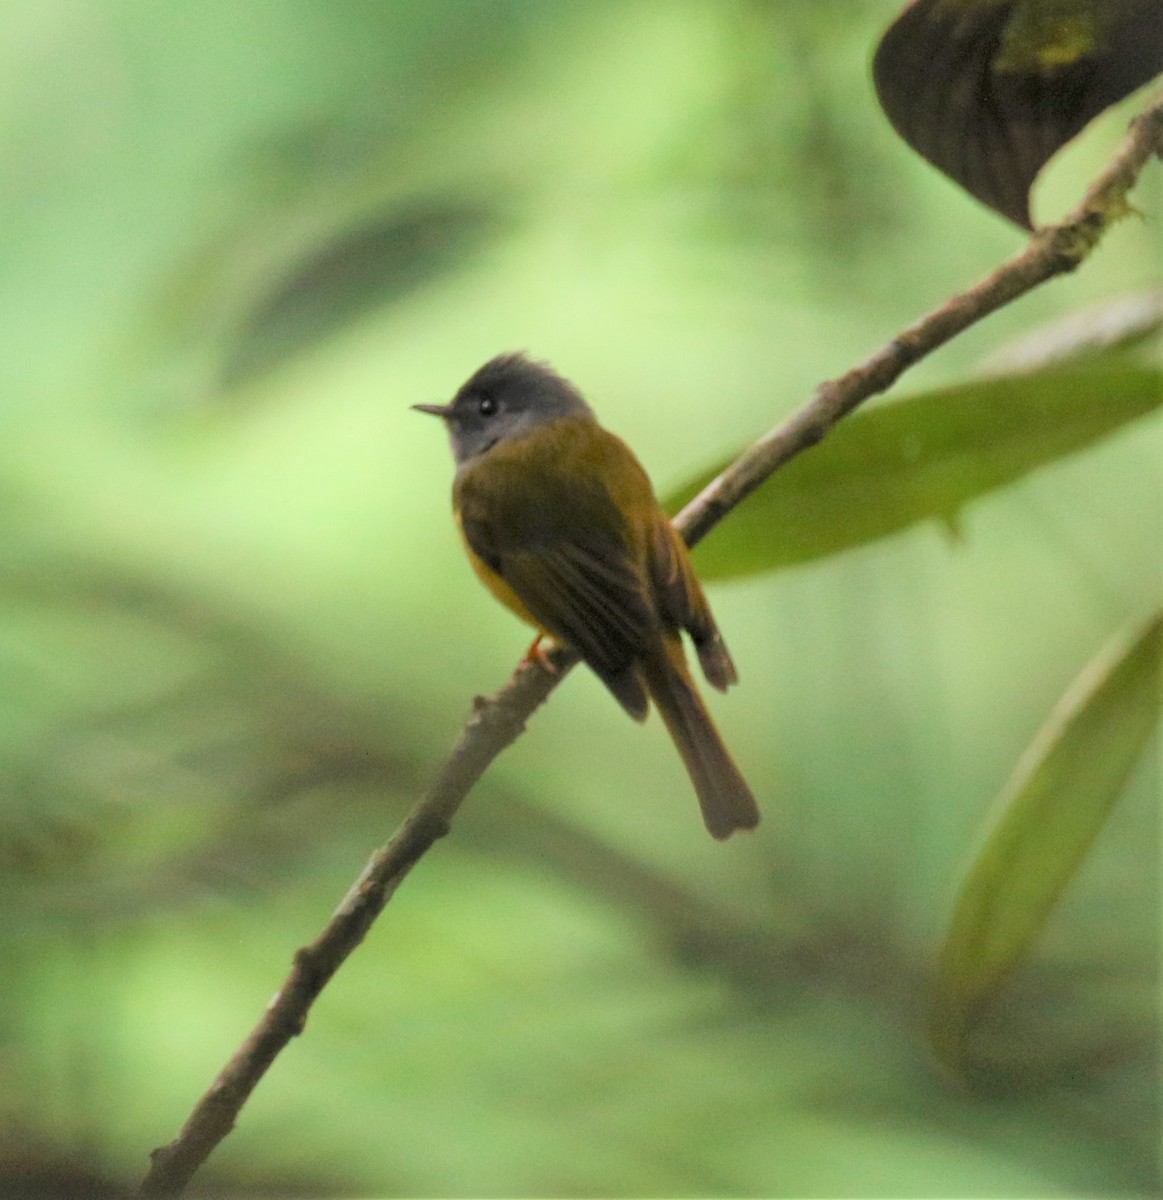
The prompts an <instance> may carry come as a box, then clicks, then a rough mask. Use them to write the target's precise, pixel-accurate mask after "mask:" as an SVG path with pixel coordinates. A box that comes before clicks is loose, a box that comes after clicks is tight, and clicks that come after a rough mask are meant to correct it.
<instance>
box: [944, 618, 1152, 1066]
mask: <svg viewBox="0 0 1163 1200" xmlns="http://www.w3.org/2000/svg"><path fill="white" fill-rule="evenodd" d="M1161 665H1163V613H1160V614H1157V615H1156V616H1154V617H1153V618H1152V619H1151V620H1150V621H1149V622H1148V623H1147V625H1146V626H1145V627H1143V628H1137V629H1135V630H1133V631H1131V632H1129V633H1123V634H1121V635H1120V636H1119V637H1117V638H1116V639H1115V640H1114V641H1113V642H1112V643H1111V644H1109V645H1108V646H1107V647H1105V648H1104V649H1103V650H1102V651H1101V652H1100V653H1099V654H1098V655H1097V656H1096V657H1095V658H1094V659H1093V660H1092V661H1091V662H1090V663H1088V664H1087V666H1086V667H1085V668H1084V670H1083V671H1082V673H1081V675H1079V676H1078V678H1077V679H1076V680H1075V681H1074V683H1073V684H1072V685H1071V686H1070V688H1069V689H1068V690H1067V692H1066V694H1065V695H1064V696H1063V697H1062V699H1061V700H1060V701H1059V703H1058V704H1057V705H1056V706H1055V708H1054V710H1053V712H1052V713H1051V714H1050V717H1049V719H1048V720H1047V722H1046V724H1045V725H1044V726H1043V728H1042V729H1041V730H1040V731H1039V732H1038V734H1037V736H1036V737H1035V738H1034V740H1033V742H1032V743H1031V744H1030V746H1029V747H1028V748H1027V750H1026V752H1025V754H1024V755H1023V756H1022V758H1021V759H1020V760H1019V762H1018V764H1017V767H1016V768H1015V770H1014V774H1013V776H1012V777H1011V778H1010V780H1009V782H1008V783H1007V785H1006V786H1005V788H1004V789H1003V790H1002V792H1001V793H1000V795H999V796H998V798H997V800H996V802H995V806H994V811H993V813H992V817H991V820H990V821H989V823H988V825H987V828H986V830H985V836H984V839H983V842H982V846H981V849H980V851H979V853H978V854H977V856H976V858H975V859H974V862H973V864H972V866H971V867H970V869H969V872H968V874H967V875H966V878H965V880H964V882H963V884H962V886H961V891H960V894H959V895H958V898H957V903H956V905H955V908H954V912H953V918H952V921H951V922H950V926H949V932H948V934H947V936H946V939H945V943H944V946H943V947H942V950H941V954H940V958H939V961H938V967H937V988H936V1001H935V1004H934V1009H933V1017H932V1038H933V1044H934V1048H935V1049H936V1051H937V1053H938V1056H939V1057H940V1058H941V1059H942V1060H943V1061H945V1062H946V1063H949V1064H950V1065H955V1064H957V1063H959V1062H961V1061H962V1060H963V1058H964V1051H965V1043H966V1038H967V1036H968V1034H969V1032H970V1030H971V1028H972V1026H973V1023H974V1020H975V1018H976V1016H977V1015H978V1014H979V1013H980V1012H981V1011H982V1009H983V1007H984V1006H985V1005H986V1004H987V1003H988V1001H989V1000H990V999H991V998H992V997H993V996H994V995H995V994H996V992H997V991H998V989H999V987H1000V986H1001V984H1002V982H1003V981H1004V980H1005V978H1006V976H1007V975H1008V974H1009V973H1010V971H1012V970H1013V969H1014V967H1015V966H1017V965H1018V964H1019V963H1020V962H1021V961H1022V959H1023V958H1024V957H1025V955H1026V953H1027V951H1028V950H1029V948H1030V945H1031V944H1032V942H1033V941H1034V939H1035V938H1036V937H1037V936H1038V934H1039V932H1040V931H1041V929H1042V927H1043V925H1044V924H1045V921H1046V918H1047V917H1048V916H1049V914H1050V911H1051V910H1052V909H1053V907H1054V904H1055V902H1056V901H1057V899H1058V897H1059V896H1060V895H1061V893H1062V891H1063V889H1064V888H1065V887H1066V885H1067V884H1068V883H1069V882H1070V880H1071V878H1072V877H1073V876H1074V874H1075V872H1076V871H1077V870H1078V867H1079V866H1080V865H1081V863H1082V861H1083V859H1084V858H1085V857H1086V854H1087V851H1088V850H1089V849H1090V846H1091V844H1092V843H1093V841H1094V839H1095V837H1096V836H1097V835H1098V833H1099V831H1100V830H1101V829H1102V826H1103V823H1104V822H1105V821H1106V819H1107V816H1108V814H1109V813H1110V811H1111V809H1112V807H1113V805H1114V803H1115V800H1116V799H1117V798H1118V796H1119V794H1120V792H1121V791H1122V789H1123V787H1124V785H1125V784H1126V781H1127V778H1128V776H1129V775H1130V773H1131V771H1132V769H1133V768H1134V766H1135V764H1136V762H1137V761H1138V759H1139V757H1140V755H1141V754H1142V752H1143V749H1144V746H1145V745H1146V743H1147V740H1148V739H1149V737H1150V735H1151V731H1152V730H1153V728H1154V727H1155V723H1156V721H1157V720H1158V718H1159V711H1160V701H1161V699H1163V694H1161V691H1160V667H1161Z"/></svg>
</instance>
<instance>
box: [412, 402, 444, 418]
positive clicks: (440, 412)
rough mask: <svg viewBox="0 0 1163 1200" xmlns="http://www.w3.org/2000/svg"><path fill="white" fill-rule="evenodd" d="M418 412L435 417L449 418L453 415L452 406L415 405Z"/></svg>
mask: <svg viewBox="0 0 1163 1200" xmlns="http://www.w3.org/2000/svg"><path fill="white" fill-rule="evenodd" d="M412 407H413V408H414V409H415V410H416V412H422V413H430V414H431V415H432V416H434V417H442V418H448V417H450V416H451V415H452V405H451V404H413V405H412Z"/></svg>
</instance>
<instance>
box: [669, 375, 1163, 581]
mask: <svg viewBox="0 0 1163 1200" xmlns="http://www.w3.org/2000/svg"><path fill="white" fill-rule="evenodd" d="M1161 401H1163V371H1161V370H1160V369H1159V368H1157V367H1151V366H1137V365H1132V364H1129V363H1127V362H1125V361H1112V360H1101V361H1100V362H1097V363H1095V364H1094V365H1088V366H1086V367H1080V366H1077V365H1072V366H1071V367H1070V368H1069V369H1057V370H1052V371H1049V370H1048V371H1041V372H1036V373H1034V374H1025V375H1014V376H1004V377H994V378H988V379H978V380H974V381H973V382H971V383H967V384H963V385H961V386H959V387H954V388H947V389H944V390H941V391H936V392H926V393H923V394H921V395H918V396H913V397H910V398H909V399H907V400H899V401H896V402H895V403H892V404H884V405H880V406H879V407H877V408H873V409H869V410H867V411H865V412H862V413H857V414H856V415H855V416H853V417H851V418H849V419H848V420H846V421H843V422H842V423H841V424H840V425H838V426H837V427H836V428H835V430H833V432H832V433H831V434H830V435H829V436H828V437H827V438H826V439H825V440H824V441H823V442H822V443H821V444H820V445H819V446H818V447H816V448H814V449H812V450H810V451H808V452H807V453H806V454H801V455H800V456H799V457H798V458H796V459H793V460H792V462H790V463H789V464H788V465H787V466H786V467H784V468H783V469H782V470H780V471H777V472H776V473H775V474H774V475H773V476H772V477H771V479H769V480H768V481H767V483H765V484H764V485H763V486H762V487H761V488H759V489H758V490H757V491H756V492H754V493H753V494H752V495H751V496H749V497H748V498H747V499H746V500H745V501H744V502H743V503H742V504H741V505H739V507H738V508H736V509H735V510H734V511H733V512H732V513H731V516H730V518H729V519H728V520H726V521H725V522H724V523H723V524H722V526H721V527H720V528H719V529H717V530H716V531H715V534H714V536H713V537H710V538H706V539H704V540H703V541H702V542H700V543H699V545H698V547H697V548H696V550H695V561H696V563H697V565H698V569H699V574H700V575H701V576H702V577H703V578H704V579H726V578H731V577H734V576H740V575H752V574H757V573H759V572H761V571H770V570H774V569H777V568H780V567H787V566H792V565H794V564H796V563H802V562H808V561H811V560H812V559H817V558H824V557H826V556H827V555H830V554H835V553H837V552H839V551H841V550H846V549H848V548H850V547H852V546H859V545H862V544H863V543H865V542H870V541H873V540H874V539H876V538H880V537H884V536H886V535H887V534H890V533H895V532H897V531H898V530H901V529H904V528H906V527H907V526H909V525H912V524H914V523H915V522H917V521H923V520H926V519H928V518H937V519H938V520H941V521H943V522H946V523H954V524H955V523H956V518H957V515H958V512H959V510H960V509H961V507H962V506H963V505H964V504H966V503H967V502H968V501H970V500H973V499H975V498H976V497H978V496H981V495H983V494H985V493H986V492H989V491H992V490H994V489H995V488H1000V487H1003V486H1005V485H1006V484H1008V483H1012V482H1013V481H1014V480H1016V479H1020V478H1021V477H1022V476H1023V475H1026V474H1028V473H1029V472H1031V471H1033V470H1035V469H1037V468H1038V467H1041V466H1043V465H1045V464H1046V463H1049V462H1053V461H1054V460H1055V459H1057V458H1061V457H1063V456H1064V455H1067V454H1070V453H1073V452H1074V451H1076V450H1080V449H1082V448H1083V447H1085V446H1088V445H1090V444H1091V443H1092V442H1095V441H1097V440H1098V439H1099V438H1102V437H1104V436H1106V435H1107V434H1109V433H1111V432H1113V431H1114V430H1116V429H1118V428H1119V427H1120V426H1122V425H1124V424H1126V423H1127V422H1128V421H1132V420H1134V419H1135V418H1137V417H1141V416H1143V415H1145V414H1146V413H1149V412H1151V411H1152V410H1154V409H1156V408H1158V407H1159V405H1160V402H1161ZM723 465H725V464H723ZM720 470H722V465H720V466H717V467H715V468H714V469H713V470H711V471H708V472H706V473H705V474H703V475H702V476H700V477H699V478H698V479H696V480H692V481H691V482H690V483H689V484H687V485H686V486H685V487H683V488H682V489H680V490H679V491H678V493H677V494H675V495H673V496H671V497H670V498H669V500H668V507H670V510H671V511H674V510H676V509H677V508H679V507H681V505H682V504H684V503H685V502H686V501H687V500H689V499H690V498H691V497H692V496H694V495H696V494H697V493H698V492H699V491H700V490H701V489H702V488H703V487H704V486H706V484H707V483H709V482H710V481H711V480H712V479H713V478H714V477H715V475H716V474H718V472H719V471H720Z"/></svg>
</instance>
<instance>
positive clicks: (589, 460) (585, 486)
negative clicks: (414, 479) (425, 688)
mask: <svg viewBox="0 0 1163 1200" xmlns="http://www.w3.org/2000/svg"><path fill="white" fill-rule="evenodd" d="M412 407H413V408H414V409H416V410H417V411H419V412H423V413H429V414H431V415H433V416H436V417H439V418H440V419H441V420H442V421H443V422H444V425H445V427H446V429H447V431H448V434H449V439H450V442H451V446H452V452H453V457H454V459H455V462H456V474H455V477H454V480H453V487H452V501H453V504H452V507H453V513H454V515H455V518H456V522H457V525H458V527H459V530H460V535H461V539H462V541H463V543H464V548H465V550H466V552H467V554H468V558H469V561H470V563H471V565H472V567H473V569H474V571H475V572H476V574H477V576H478V577H479V578H480V580H481V581H482V582H483V583H484V585H485V587H486V588H488V590H489V591H490V592H491V593H492V594H493V596H495V597H496V598H497V599H498V600H499V601H500V602H501V603H502V604H504V605H505V606H506V607H507V608H509V609H510V610H511V611H512V612H514V613H516V615H517V616H518V617H520V618H522V619H523V620H524V621H526V622H528V623H529V624H530V625H532V626H533V627H534V628H535V629H536V630H537V631H538V638H537V640H536V641H535V642H534V644H533V648H532V650H533V651H534V652H535V651H536V647H537V645H538V642H539V641H540V639H541V637H542V636H544V635H549V636H550V637H552V638H554V639H555V640H557V641H559V642H562V643H564V644H565V645H566V646H568V647H570V648H571V649H572V650H573V651H575V652H576V653H577V654H578V655H579V656H580V657H581V659H582V660H583V661H584V662H585V663H586V665H587V666H589V667H590V669H591V670H592V671H593V672H594V673H595V674H596V675H597V676H598V678H599V679H600V680H601V681H602V683H604V684H605V686H606V687H607V688H608V689H609V691H610V692H611V693H612V694H613V696H614V698H615V699H616V700H617V701H618V703H619V704H620V705H621V706H622V708H624V709H625V710H626V712H627V713H628V714H629V715H630V716H631V717H633V718H634V720H636V721H643V720H645V719H646V716H647V713H648V711H649V707H650V703H651V702H653V704H654V706H655V707H656V708H657V709H658V711H659V713H660V715H661V717H662V720H663V723H664V725H665V726H666V729H667V731H668V732H669V734H670V736H671V739H672V740H673V742H674V744H675V747H676V748H677V750H678V752H679V754H680V756H681V758H682V761H683V763H684V765H685V766H686V770H687V773H688V774H689V776H690V778H691V782H692V783H693V785H694V789H695V793H696V795H697V797H698V800H699V805H700V808H701V810H702V816H703V821H704V823H705V825H706V827H707V830H708V831H709V832H710V834H711V836H712V837H714V838H717V839H720V840H721V839H724V838H727V837H729V836H730V835H731V834H732V833H734V832H735V831H736V830H740V829H754V828H755V826H756V825H757V824H758V823H759V808H758V806H757V804H756V802H755V797H754V795H753V794H752V792H751V789H750V788H749V787H748V785H747V783H746V781H745V780H744V778H743V776H742V774H741V773H740V771H739V769H738V767H737V766H736V765H735V763H734V761H733V760H732V758H731V755H730V753H729V752H728V751H727V748H726V746H725V745H724V744H723V739H722V737H721V736H720V734H719V731H718V729H717V728H716V726H715V723H714V721H713V720H712V718H711V715H710V713H709V712H708V711H707V708H706V706H705V704H704V703H703V700H702V697H701V696H700V694H699V691H698V688H697V686H696V685H695V682H694V679H693V678H692V676H691V672H690V669H689V667H688V665H687V660H686V654H685V651H684V648H683V640H682V635H683V633H684V632H685V633H686V634H688V635H689V637H690V639H691V642H692V644H693V646H694V649H695V652H696V654H697V656H698V660H699V664H700V666H701V668H702V672H703V675H704V676H705V677H706V679H707V682H708V683H710V684H711V686H712V687H715V688H717V689H719V690H720V691H725V690H726V689H727V688H728V687H730V686H731V685H732V684H734V683H736V682H737V680H738V673H737V671H736V669H735V664H734V662H733V661H732V659H731V655H730V653H729V652H728V650H727V646H726V644H725V642H724V641H723V637H722V635H721V634H720V632H719V628H718V626H717V624H716V623H715V618H714V616H713V615H712V613H711V609H710V605H709V604H708V603H707V598H706V595H705V594H704V592H703V588H702V585H701V584H700V582H699V579H698V577H697V575H696V574H695V570H694V567H693V565H692V563H691V560H690V555H689V553H688V551H687V547H686V545H685V543H684V542H683V540H682V538H681V537H680V536H679V535H678V532H677V531H676V530H675V528H674V526H673V525H672V524H671V522H670V520H669V519H668V518H667V516H666V514H665V512H664V511H663V509H662V507H661V506H660V504H659V502H658V499H657V498H656V496H655V493H654V489H653V487H652V485H651V483H650V479H649V477H648V476H647V474H646V471H645V470H644V469H643V467H642V465H641V464H640V463H639V461H638V459H637V458H636V457H635V456H634V453H633V452H632V451H631V450H630V448H629V447H628V446H627V445H626V443H625V442H623V441H622V440H621V439H620V438H618V437H616V436H615V435H614V434H612V433H610V432H608V431H607V430H606V429H604V428H603V427H602V426H601V425H600V424H599V423H598V420H597V417H596V416H595V414H594V412H593V410H592V409H591V408H590V406H589V404H587V403H586V401H585V399H584V398H583V397H582V394H581V392H580V391H579V390H578V389H577V388H576V387H575V386H574V385H573V384H572V383H570V382H569V381H568V380H566V379H564V378H563V377H562V376H561V375H559V374H558V373H557V372H556V371H555V370H553V368H552V367H550V366H549V365H548V364H547V363H544V362H541V361H538V360H535V359H533V358H530V357H528V356H527V355H526V354H524V353H510V354H502V355H499V356H498V357H496V358H493V359H491V360H490V361H489V362H487V363H485V364H484V366H482V367H480V368H479V370H477V371H476V372H475V373H474V374H473V375H472V376H471V377H470V378H469V379H468V381H467V382H466V383H464V384H463V386H462V387H460V389H459V390H458V391H457V392H456V394H455V396H454V397H453V399H452V401H451V403H449V404H414V405H413V406H412Z"/></svg>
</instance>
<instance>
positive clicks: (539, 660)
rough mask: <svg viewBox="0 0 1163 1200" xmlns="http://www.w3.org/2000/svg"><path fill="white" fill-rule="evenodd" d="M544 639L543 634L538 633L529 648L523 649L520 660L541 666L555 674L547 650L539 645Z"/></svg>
mask: <svg viewBox="0 0 1163 1200" xmlns="http://www.w3.org/2000/svg"><path fill="white" fill-rule="evenodd" d="M544 640H545V634H544V633H539V634H538V635H537V636H536V637H535V638H534V639H533V642H532V644H531V645H530V647H529V649H528V650H526V651H525V657H524V658H523V659H522V660H521V661H522V662H523V663H531V664H532V665H534V666H538V667H541V668H542V669H543V670H545V671H549V672H550V674H553V675H556V674H557V671H556V670H555V669H554V666H553V663H552V662H551V661H550V658H549V652H548V651H547V650H546V649H545V648H544V647H543V646H542V645H541V643H542V642H543V641H544Z"/></svg>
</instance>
